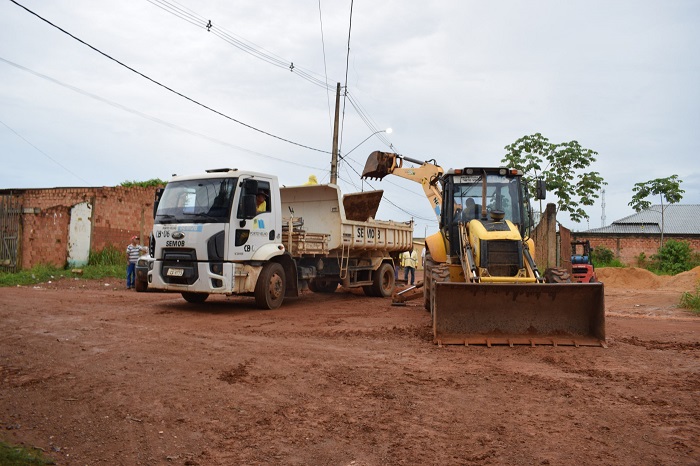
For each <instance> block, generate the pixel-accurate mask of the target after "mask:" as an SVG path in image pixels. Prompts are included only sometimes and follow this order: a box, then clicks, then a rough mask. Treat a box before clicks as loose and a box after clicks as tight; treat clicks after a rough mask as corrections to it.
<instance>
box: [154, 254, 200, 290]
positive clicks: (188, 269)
mask: <svg viewBox="0 0 700 466" xmlns="http://www.w3.org/2000/svg"><path fill="white" fill-rule="evenodd" d="M160 277H161V278H162V279H163V281H164V282H165V283H170V284H174V285H192V284H193V283H194V282H196V281H197V279H198V278H199V271H198V269H197V252H196V251H195V250H194V249H164V250H163V266H162V267H161V268H160Z"/></svg>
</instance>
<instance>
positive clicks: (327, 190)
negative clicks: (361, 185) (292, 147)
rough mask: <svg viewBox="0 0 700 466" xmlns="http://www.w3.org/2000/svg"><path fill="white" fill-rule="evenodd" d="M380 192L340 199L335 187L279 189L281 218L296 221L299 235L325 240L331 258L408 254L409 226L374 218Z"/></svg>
mask: <svg viewBox="0 0 700 466" xmlns="http://www.w3.org/2000/svg"><path fill="white" fill-rule="evenodd" d="M382 192H383V191H368V192H363V193H353V194H349V195H346V196H345V198H343V196H342V195H341V193H340V189H339V188H338V186H336V185H332V184H319V185H309V186H290V187H283V188H280V196H281V200H282V212H283V215H285V216H286V215H289V216H290V217H293V218H294V219H297V222H296V223H297V225H298V227H297V230H298V231H304V232H308V233H313V234H319V235H325V236H327V238H328V243H327V250H328V251H329V252H330V253H331V254H332V253H334V252H335V253H339V252H341V251H342V250H345V251H346V254H347V251H348V250H356V249H361V250H382V251H386V252H398V251H405V250H408V248H409V247H410V245H411V243H412V241H413V225H412V224H410V223H402V222H395V221H393V220H375V219H374V218H373V216H374V215H375V214H376V212H377V208H378V207H379V201H380V200H381V198H382ZM346 208H347V209H348V212H346ZM363 217H364V219H363ZM361 219H363V220H361ZM289 220H290V219H289V218H286V219H283V223H284V224H286V225H288V224H289ZM299 221H302V222H303V225H299ZM292 223H294V221H293V222H292ZM292 253H293V254H294V252H293V251H292Z"/></svg>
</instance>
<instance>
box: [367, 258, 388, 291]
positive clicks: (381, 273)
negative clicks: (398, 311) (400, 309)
mask: <svg viewBox="0 0 700 466" xmlns="http://www.w3.org/2000/svg"><path fill="white" fill-rule="evenodd" d="M394 283H395V282H394V267H393V266H392V265H391V264H388V263H386V262H385V263H383V264H382V265H380V266H379V268H378V269H377V270H375V271H374V275H373V276H372V286H371V289H372V295H370V296H376V297H378V298H388V297H389V296H391V294H392V293H393V292H394ZM365 294H366V292H365Z"/></svg>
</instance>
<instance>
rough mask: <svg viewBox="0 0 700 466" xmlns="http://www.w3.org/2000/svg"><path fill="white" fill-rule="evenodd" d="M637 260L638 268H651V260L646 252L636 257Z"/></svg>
mask: <svg viewBox="0 0 700 466" xmlns="http://www.w3.org/2000/svg"><path fill="white" fill-rule="evenodd" d="M636 259H637V267H640V268H642V269H646V268H648V267H649V258H648V257H647V255H646V254H644V252H640V253H639V255H638V256H637V257H636Z"/></svg>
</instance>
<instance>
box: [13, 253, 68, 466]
mask: <svg viewBox="0 0 700 466" xmlns="http://www.w3.org/2000/svg"><path fill="white" fill-rule="evenodd" d="M68 275H70V273H68V272H67V271H65V270H63V269H59V268H57V267H55V266H53V265H45V264H40V265H37V266H35V267H32V268H31V269H30V270H20V271H19V272H16V273H9V272H0V286H17V285H36V284H37V283H45V282H48V281H49V280H56V279H58V278H62V277H66V276H68ZM0 464H2V463H0Z"/></svg>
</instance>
